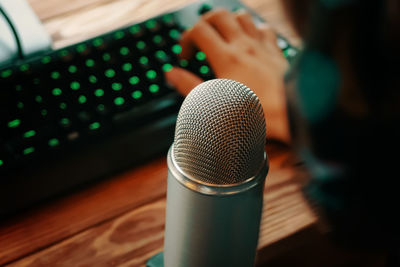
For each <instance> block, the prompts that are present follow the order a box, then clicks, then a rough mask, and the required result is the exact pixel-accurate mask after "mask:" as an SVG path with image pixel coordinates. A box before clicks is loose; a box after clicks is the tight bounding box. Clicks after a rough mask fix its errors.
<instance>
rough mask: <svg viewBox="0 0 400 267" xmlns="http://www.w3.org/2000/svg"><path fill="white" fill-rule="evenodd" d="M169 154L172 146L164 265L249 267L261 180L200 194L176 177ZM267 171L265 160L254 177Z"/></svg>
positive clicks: (257, 222)
mask: <svg viewBox="0 0 400 267" xmlns="http://www.w3.org/2000/svg"><path fill="white" fill-rule="evenodd" d="M170 157H171V151H170V153H168V166H169V173H168V189H167V191H168V192H167V195H168V197H167V215H166V227H165V241H164V266H165V267H236V266H237V267H251V266H254V261H255V254H256V250H257V242H258V234H259V228H260V220H261V212H262V204H263V190H264V182H265V179H263V178H262V179H257V178H255V179H254V180H255V181H256V182H254V181H253V183H252V185H251V186H248V187H245V188H244V189H243V187H241V188H242V189H241V190H238V191H232V192H231V193H228V194H222V195H221V194H214V195H213V194H204V193H201V192H199V191H197V190H196V189H195V188H189V187H190V186H189V187H188V186H187V185H185V184H184V183H182V182H181V181H179V180H178V179H177V177H176V176H177V172H176V169H175V167H174V166H171V165H173V163H172V160H171V158H170ZM174 170H175V171H174ZM267 171H268V166H267V164H265V165H264V168H263V169H262V170H261V171H260V175H258V177H262V176H263V177H264V178H265V176H266V173H267ZM245 183H248V182H245Z"/></svg>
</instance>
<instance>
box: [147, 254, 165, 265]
mask: <svg viewBox="0 0 400 267" xmlns="http://www.w3.org/2000/svg"><path fill="white" fill-rule="evenodd" d="M146 267H164V253H163V252H160V253H157V254H156V255H154V256H153V257H151V258H150V259H149V260H148V261H147V262H146Z"/></svg>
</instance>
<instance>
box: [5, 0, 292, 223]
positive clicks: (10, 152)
mask: <svg viewBox="0 0 400 267" xmlns="http://www.w3.org/2000/svg"><path fill="white" fill-rule="evenodd" d="M209 4H211V5H214V6H217V5H222V6H224V7H227V8H229V9H235V8H241V7H242V5H241V4H240V3H239V2H235V1H216V3H207V5H206V4H205V3H204V2H201V3H195V4H192V5H189V6H187V7H185V8H182V9H181V10H178V11H175V12H172V13H168V14H164V15H161V16H158V17H155V18H152V19H149V20H147V21H144V22H142V23H139V24H135V25H131V26H129V27H126V28H122V29H118V30H116V31H114V32H111V33H108V34H105V35H102V36H97V37H96V38H93V39H90V40H87V41H84V42H81V43H78V44H75V45H73V46H70V47H66V48H63V49H60V50H56V51H51V52H49V53H47V54H44V55H41V56H39V57H36V58H32V59H27V60H25V61H21V62H17V63H16V64H13V65H12V66H7V67H5V68H2V69H0V217H2V216H4V215H6V214H9V213H10V212H11V213H12V212H15V211H17V210H20V209H22V208H26V207H28V206H30V205H31V204H34V203H36V202H40V201H42V200H45V199H48V198H49V197H53V196H55V195H58V194H60V193H63V192H66V191H68V190H69V189H72V188H74V187H77V186H78V185H82V184H85V183H87V182H89V181H92V180H94V179H98V178H101V177H107V176H110V175H112V174H113V173H116V172H119V171H121V170H124V169H127V168H129V167H131V166H133V165H135V164H138V163H141V162H143V161H145V160H148V159H150V158H154V157H156V156H159V155H163V154H165V153H166V151H167V149H168V147H169V146H170V144H171V143H172V140H173V133H174V126H175V121H176V115H177V111H178V109H179V107H180V104H181V102H182V97H181V96H179V94H178V93H177V92H176V91H175V90H174V88H171V87H170V86H169V85H168V84H167V83H166V81H165V79H164V74H163V72H164V71H168V70H169V69H170V68H171V67H172V66H180V67H184V68H186V69H189V70H191V71H192V72H194V73H196V74H197V75H199V76H200V77H202V78H203V79H204V80H208V79H211V78H213V77H214V75H213V72H212V70H211V68H210V67H209V65H208V64H207V59H206V57H205V54H204V53H203V52H201V51H198V52H197V53H196V54H195V56H194V57H193V59H191V60H181V59H179V58H178V54H179V53H180V51H181V47H180V46H179V44H178V40H179V38H180V34H181V32H182V31H183V30H184V29H185V28H187V27H190V26H192V25H193V24H194V23H195V22H196V20H197V19H198V16H199V15H200V13H203V12H204V11H206V10H208V9H207V6H209ZM279 45H280V46H281V48H282V50H283V51H284V53H285V54H286V55H287V56H288V57H290V56H291V55H294V53H295V50H294V49H293V48H291V47H290V46H289V45H288V43H287V42H286V41H285V40H284V39H282V38H280V39H279ZM149 179H151V177H149Z"/></svg>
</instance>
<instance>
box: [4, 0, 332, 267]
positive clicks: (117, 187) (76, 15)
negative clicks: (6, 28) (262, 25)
mask: <svg viewBox="0 0 400 267" xmlns="http://www.w3.org/2000/svg"><path fill="white" fill-rule="evenodd" d="M29 2H30V3H31V5H32V7H33V8H34V10H35V11H36V12H37V14H38V16H39V17H40V19H41V20H42V21H43V23H44V25H45V27H46V29H47V30H48V32H49V33H50V34H51V36H52V38H53V40H54V47H55V48H58V47H61V46H65V45H67V44H71V43H74V42H77V41H80V40H83V39H86V38H89V37H92V36H95V35H97V34H99V33H102V32H105V31H109V30H112V29H114V28H117V27H120V26H123V25H126V24H130V23H133V22H134V21H138V20H143V19H145V18H147V17H149V16H153V15H155V14H156V12H157V13H160V12H163V11H166V10H168V9H171V8H175V7H178V6H180V5H182V4H184V3H187V2H189V1H183V0H152V1H150V0H118V1H111V0H86V1H82V0H47V1H43V0H29ZM245 2H246V3H247V4H248V5H249V6H251V7H253V8H254V9H256V10H257V11H258V12H259V13H260V14H261V15H262V16H263V17H265V18H266V19H267V20H268V21H270V24H271V25H272V26H273V27H275V28H276V29H278V31H279V32H281V33H282V34H284V35H285V36H288V37H289V39H290V40H291V41H292V42H293V43H298V39H296V37H295V36H294V35H293V33H292V32H291V31H290V28H288V27H287V24H286V20H285V19H284V17H283V15H282V12H281V10H280V6H279V1H278V0H248V1H245ZM267 149H268V153H269V157H270V160H271V161H270V166H271V168H270V172H269V174H268V178H267V182H266V189H265V203H264V204H265V205H264V210H263V217H262V225H261V233H260V240H259V254H258V258H257V262H258V265H263V263H270V264H272V265H273V264H284V263H285V262H286V263H287V264H289V263H290V264H293V262H296V261H298V262H299V265H302V264H301V262H302V261H303V262H306V264H307V262H308V263H310V264H307V266H319V265H318V263H321V262H324V261H323V260H322V259H323V258H324V256H326V254H321V255H319V257H318V256H317V257H315V258H317V259H319V260H315V261H313V264H314V262H317V263H316V264H317V265H312V264H311V261H309V260H308V261H304V256H301V254H302V253H303V252H304V251H310V250H311V249H312V248H315V247H316V246H318V245H319V244H321V243H323V242H320V241H318V242H317V240H323V238H321V236H322V235H320V234H319V231H318V230H317V228H316V227H315V223H316V220H317V219H316V216H315V215H314V214H313V212H312V211H311V210H310V208H309V207H308V205H307V204H306V202H305V201H304V199H303V196H302V194H301V190H300V189H301V187H302V185H303V184H304V183H305V181H306V178H307V176H306V174H305V172H304V169H303V167H302V165H301V164H299V161H298V160H297V159H296V157H294V155H293V153H292V151H290V149H288V148H286V147H283V146H280V145H277V144H271V145H268V147H267ZM166 178H167V167H166V159H165V158H160V159H157V160H154V161H152V162H150V163H148V164H146V165H143V166H140V167H138V168H135V169H133V170H129V171H126V172H125V173H122V174H120V175H118V176H117V177H113V179H109V180H106V181H102V182H99V183H97V184H95V185H92V186H90V187H87V188H85V189H82V190H80V191H78V192H76V193H74V194H71V195H68V196H65V197H63V198H61V199H58V200H56V201H54V202H52V203H48V204H45V205H42V206H40V207H38V208H36V209H34V210H31V211H29V212H27V213H25V214H22V215H21V216H19V217H16V218H11V219H10V220H8V221H6V222H2V223H0V265H6V266H110V265H112V266H114V265H118V266H119V265H120V266H144V263H145V261H146V260H147V259H148V258H150V257H151V256H153V255H154V254H156V253H157V252H159V251H162V246H163V234H164V233H163V231H164V219H165V195H166ZM293 251H297V253H293ZM311 254H312V253H311ZM284 255H291V257H292V261H290V260H289V261H288V260H284V259H283V258H285V256H284ZM293 255H295V256H293ZM309 255H310V254H309ZM282 259H283V260H282ZM324 266H328V265H324Z"/></svg>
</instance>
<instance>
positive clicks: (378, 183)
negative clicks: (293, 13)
mask: <svg viewBox="0 0 400 267" xmlns="http://www.w3.org/2000/svg"><path fill="white" fill-rule="evenodd" d="M308 2H309V6H308V7H309V9H308V8H305V10H310V11H309V14H308V15H309V18H310V19H309V20H307V21H306V22H304V23H303V24H304V25H305V26H304V27H305V28H304V29H303V30H302V31H301V33H303V34H304V44H305V46H304V51H303V52H302V53H301V54H300V55H299V57H298V58H297V59H296V60H295V62H294V64H293V65H292V69H291V71H290V73H289V74H288V75H287V77H286V82H287V88H288V89H287V90H288V109H289V114H290V123H291V131H292V137H293V140H294V143H295V144H296V147H297V148H298V151H299V152H300V154H301V155H302V156H303V157H304V159H305V161H306V163H307V164H308V167H309V169H310V171H311V173H312V176H313V178H312V180H311V182H310V183H309V185H308V186H307V187H306V188H305V192H306V194H307V195H308V197H309V198H310V200H311V201H312V202H315V203H317V204H318V206H319V207H320V208H321V211H322V214H324V216H326V218H328V221H329V222H330V224H331V227H332V237H333V238H334V239H336V240H337V241H339V242H340V243H341V244H342V245H345V246H352V247H363V248H368V249H384V250H388V249H393V248H396V247H398V246H399V242H400V228H399V226H400V219H399V216H397V211H398V204H399V199H398V196H397V194H398V192H397V191H398V190H397V187H396V184H397V177H398V176H399V175H398V168H397V165H398V162H397V161H398V157H397V156H395V155H396V153H397V152H398V151H399V149H400V141H399V137H400V131H399V127H398V125H397V124H398V123H399V122H400V90H399V89H400V86H399V85H400V83H399V81H400V73H399V67H398V62H399V60H400V57H399V54H398V53H392V52H391V51H396V49H395V48H394V47H395V46H396V47H397V46H398V43H399V42H398V41H397V42H396V41H395V40H396V39H398V38H399V35H398V34H395V33H396V32H398V30H399V23H398V19H395V20H393V18H396V16H398V11H399V6H398V5H397V6H396V8H397V12H395V13H397V15H395V16H393V12H394V11H393V10H392V9H390V5H396V4H395V1H380V0H379V1H378V0H375V1H322V0H321V1H308ZM289 6H290V5H289ZM300 17H301V16H300ZM393 155H394V156H393Z"/></svg>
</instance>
